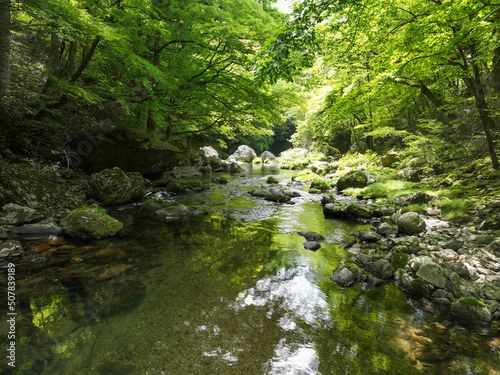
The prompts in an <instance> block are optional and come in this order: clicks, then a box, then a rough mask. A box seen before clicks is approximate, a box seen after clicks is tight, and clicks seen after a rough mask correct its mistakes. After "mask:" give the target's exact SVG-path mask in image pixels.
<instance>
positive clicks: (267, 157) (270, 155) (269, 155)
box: [260, 151, 276, 161]
mask: <svg viewBox="0 0 500 375" xmlns="http://www.w3.org/2000/svg"><path fill="white" fill-rule="evenodd" d="M260 158H261V159H262V161H264V160H274V159H276V156H275V155H274V154H273V153H272V152H269V151H264V152H263V153H262V154H260Z"/></svg>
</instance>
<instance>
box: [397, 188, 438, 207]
mask: <svg viewBox="0 0 500 375" xmlns="http://www.w3.org/2000/svg"><path fill="white" fill-rule="evenodd" d="M430 198H431V197H430V196H429V195H427V194H425V193H423V192H421V191H416V192H414V193H412V194H410V195H407V196H405V197H399V198H396V199H394V201H393V202H392V204H394V205H395V206H409V205H410V204H424V203H427V202H428V201H429V199H430Z"/></svg>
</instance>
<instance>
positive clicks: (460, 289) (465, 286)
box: [448, 273, 481, 298]
mask: <svg viewBox="0 0 500 375" xmlns="http://www.w3.org/2000/svg"><path fill="white" fill-rule="evenodd" d="M448 290H450V291H451V292H452V293H453V295H454V296H455V298H462V297H466V298H479V296H480V293H481V289H480V288H479V286H478V285H477V284H476V283H474V282H472V281H468V280H465V279H462V278H461V277H460V276H458V274H456V273H452V274H451V275H450V276H449V289H448Z"/></svg>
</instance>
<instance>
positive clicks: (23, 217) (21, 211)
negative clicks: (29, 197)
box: [0, 203, 43, 225]
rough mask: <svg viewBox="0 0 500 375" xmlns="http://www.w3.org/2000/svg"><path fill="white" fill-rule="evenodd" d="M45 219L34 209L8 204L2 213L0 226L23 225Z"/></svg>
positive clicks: (0, 212) (0, 214) (0, 213)
mask: <svg viewBox="0 0 500 375" xmlns="http://www.w3.org/2000/svg"><path fill="white" fill-rule="evenodd" d="M41 219H43V215H42V214H40V213H39V212H38V211H37V210H34V209H33V208H30V207H26V206H20V205H18V204H15V203H7V204H6V205H4V206H3V208H2V211H0V225H22V224H28V223H32V222H35V221H39V220H41Z"/></svg>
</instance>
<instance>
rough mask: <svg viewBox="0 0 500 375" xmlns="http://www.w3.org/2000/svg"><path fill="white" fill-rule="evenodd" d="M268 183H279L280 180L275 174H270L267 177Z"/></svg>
mask: <svg viewBox="0 0 500 375" xmlns="http://www.w3.org/2000/svg"><path fill="white" fill-rule="evenodd" d="M266 183H267V184H278V183H279V181H278V179H277V178H276V177H274V176H269V177H268V178H267V180H266Z"/></svg>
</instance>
